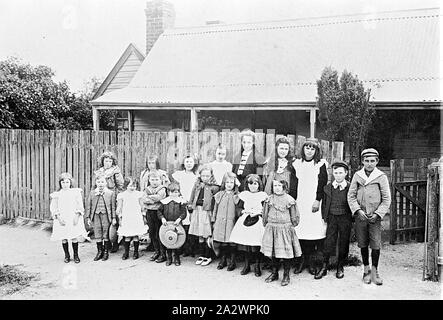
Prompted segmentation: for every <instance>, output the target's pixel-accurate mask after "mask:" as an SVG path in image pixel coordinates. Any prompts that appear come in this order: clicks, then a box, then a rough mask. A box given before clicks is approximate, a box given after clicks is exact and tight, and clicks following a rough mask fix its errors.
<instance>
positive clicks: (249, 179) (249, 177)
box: [243, 173, 264, 191]
mask: <svg viewBox="0 0 443 320" xmlns="http://www.w3.org/2000/svg"><path fill="white" fill-rule="evenodd" d="M249 182H258V191H263V189H264V186H263V182H262V181H261V179H260V176H259V175H258V174H255V173H251V174H248V175H247V176H246V179H245V181H244V185H243V190H247V191H250V190H249Z"/></svg>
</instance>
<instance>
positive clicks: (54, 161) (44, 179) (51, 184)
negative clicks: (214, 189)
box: [0, 129, 343, 220]
mask: <svg viewBox="0 0 443 320" xmlns="http://www.w3.org/2000/svg"><path fill="white" fill-rule="evenodd" d="M279 137H280V136H279V135H275V134H273V133H263V132H256V148H257V151H258V152H260V153H262V154H263V155H266V156H270V155H271V153H273V151H274V148H275V141H276V139H278V138H279ZM287 137H288V139H289V140H290V141H291V144H292V147H293V150H295V153H296V154H299V152H300V149H301V146H302V144H303V142H304V141H305V137H303V136H295V135H288V136H287ZM219 143H223V144H224V145H225V146H226V147H227V150H228V154H227V160H228V161H232V158H233V156H234V155H235V154H236V153H238V152H239V151H240V147H241V145H240V132H238V131H224V132H215V131H207V132H206V131H205V132H192V133H191V132H183V131H171V132H144V131H134V132H127V131H119V132H115V131H66V130H54V131H52V130H51V131H44V130H11V129H0V163H1V167H0V213H1V214H3V215H4V216H5V217H6V218H14V217H19V216H20V217H25V218H29V219H38V220H47V219H49V218H50V213H49V194H50V193H51V192H52V191H55V190H57V189H58V181H57V177H58V176H59V174H60V173H62V172H70V173H71V174H72V175H73V177H74V179H75V181H76V185H77V186H78V187H80V188H82V189H83V190H84V191H85V196H88V194H89V190H91V187H92V181H91V180H92V174H93V172H94V171H95V170H96V169H97V165H98V158H99V157H100V155H101V154H102V153H103V152H104V151H106V150H110V151H112V152H114V153H115V154H116V156H117V160H118V165H119V167H120V168H121V169H122V171H123V175H125V176H126V175H135V176H139V175H140V173H141V171H142V170H143V169H144V168H145V161H146V157H147V156H148V155H151V154H156V155H158V156H159V159H160V166H161V168H162V169H166V170H167V171H168V172H169V173H172V172H173V171H174V170H177V169H178V168H179V166H180V164H181V161H182V160H183V158H184V157H185V156H186V155H188V154H197V155H198V156H199V161H200V163H207V162H210V161H212V160H213V159H214V153H215V149H216V147H217V145H218V144H219ZM321 146H322V147H321V149H322V152H323V157H325V158H326V159H327V160H328V162H329V163H331V161H332V160H336V159H342V157H343V143H342V142H332V143H329V141H324V140H321Z"/></svg>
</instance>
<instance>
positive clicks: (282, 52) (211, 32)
mask: <svg viewBox="0 0 443 320" xmlns="http://www.w3.org/2000/svg"><path fill="white" fill-rule="evenodd" d="M439 20H440V12H439V9H438V8H430V9H417V10H402V11H390V12H379V13H376V14H371V15H366V14H354V15H343V16H332V17H319V18H306V19H294V20H284V21H270V22H257V23H244V24H223V23H220V24H213V23H211V24H208V25H206V26H202V27H191V28H165V30H164V32H163V33H162V34H161V35H160V36H159V37H158V39H157V41H156V42H155V44H154V46H153V47H152V48H151V49H150V50H149V52H148V53H147V56H146V58H145V59H144V61H143V63H142V64H141V66H140V68H139V69H138V71H137V73H136V74H135V76H134V78H133V79H132V80H131V81H130V83H129V84H128V85H127V86H126V87H125V88H122V89H119V90H113V91H112V92H109V93H105V94H103V95H102V96H100V97H97V98H96V99H95V100H93V101H92V102H91V103H92V105H93V113H94V128H95V129H99V128H98V123H99V121H98V119H99V113H100V111H101V110H119V111H127V112H128V119H129V126H128V129H129V130H153V131H156V130H171V129H183V130H186V131H192V130H203V129H206V128H212V129H216V130H222V129H226V128H228V129H234V128H236V129H243V128H245V127H249V128H252V129H263V130H267V129H275V130H276V132H277V133H281V134H288V133H291V134H300V135H305V136H314V135H315V136H321V134H322V131H321V128H320V127H319V126H318V124H317V121H316V119H317V108H316V97H317V86H316V80H317V79H319V78H320V75H321V72H322V70H323V69H324V68H325V67H326V66H331V67H332V68H334V69H336V70H338V71H339V72H341V71H343V70H345V69H346V70H348V71H350V72H352V73H354V74H356V75H358V77H359V79H360V80H362V81H363V84H364V85H365V87H366V88H368V89H371V102H372V103H373V105H374V106H375V109H376V111H377V114H382V113H386V114H387V115H388V114H390V117H391V118H392V120H393V121H396V119H397V118H398V117H397V115H398V114H406V113H405V112H407V114H408V115H409V116H408V117H409V118H410V119H412V120H411V121H409V122H407V123H395V122H393V123H392V124H391V125H390V127H389V130H390V131H389V132H383V133H382V138H383V139H384V138H385V137H387V136H389V137H390V138H389V139H390V140H389V141H390V142H389V148H390V153H391V154H392V155H391V156H392V157H396V156H401V157H413V156H414V155H415V154H421V155H423V152H424V151H426V152H429V156H440V154H441V150H442V148H441V141H440V113H441V109H442V107H441V96H440V74H439V52H440V48H439ZM429 121H430V122H429ZM424 122H426V123H424ZM411 123H412V125H411ZM377 125H378V124H377V123H375V124H374V126H377ZM424 127H427V130H422V128H424ZM396 139H397V140H396ZM395 141H397V142H400V141H403V142H402V143H405V144H404V146H408V148H406V149H411V148H412V149H413V148H414V147H420V148H422V149H420V148H418V149H416V150H415V151H414V150H404V149H405V148H398V145H401V143H400V144H397V150H394V149H395ZM411 141H412V142H413V143H411V145H410V142H411ZM375 146H376V145H375ZM394 152H396V154H395V153H394Z"/></svg>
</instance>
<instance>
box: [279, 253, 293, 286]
mask: <svg viewBox="0 0 443 320" xmlns="http://www.w3.org/2000/svg"><path fill="white" fill-rule="evenodd" d="M290 270H291V265H290V262H289V261H287V259H285V260H284V261H283V279H282V281H281V285H282V286H287V285H288V284H289V281H290V279H289V271H290Z"/></svg>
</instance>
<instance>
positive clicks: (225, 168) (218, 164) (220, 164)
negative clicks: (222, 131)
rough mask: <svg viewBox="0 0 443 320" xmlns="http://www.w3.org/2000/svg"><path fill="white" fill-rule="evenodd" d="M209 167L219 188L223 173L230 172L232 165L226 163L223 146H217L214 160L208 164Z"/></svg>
mask: <svg viewBox="0 0 443 320" xmlns="http://www.w3.org/2000/svg"><path fill="white" fill-rule="evenodd" d="M209 166H210V167H211V168H212V172H213V173H214V178H215V181H216V183H217V185H219V186H221V184H222V180H223V176H224V175H225V173H226V172H231V171H232V163H230V162H228V161H226V147H225V146H224V145H222V144H219V145H218V146H217V149H216V150H215V160H214V161H212V162H210V163H209Z"/></svg>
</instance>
